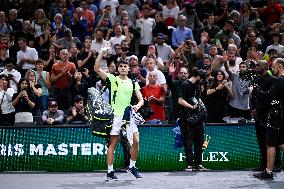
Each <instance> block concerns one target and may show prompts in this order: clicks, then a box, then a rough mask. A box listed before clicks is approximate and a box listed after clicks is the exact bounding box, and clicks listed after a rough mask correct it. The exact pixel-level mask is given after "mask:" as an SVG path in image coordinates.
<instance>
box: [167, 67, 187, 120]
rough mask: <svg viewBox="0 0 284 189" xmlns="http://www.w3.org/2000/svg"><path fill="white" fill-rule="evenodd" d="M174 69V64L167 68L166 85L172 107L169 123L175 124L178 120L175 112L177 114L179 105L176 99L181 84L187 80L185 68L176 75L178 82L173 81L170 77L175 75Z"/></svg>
mask: <svg viewBox="0 0 284 189" xmlns="http://www.w3.org/2000/svg"><path fill="white" fill-rule="evenodd" d="M175 70H176V68H175V67H174V64H170V66H169V75H168V77H167V84H168V86H169V89H170V90H171V93H172V105H173V110H172V113H173V114H171V115H172V116H171V117H170V120H169V121H170V122H175V121H176V120H177V118H178V114H177V112H179V110H180V109H179V104H178V97H179V94H180V90H181V85H182V83H183V82H184V81H185V80H186V79H188V69H187V68H186V67H181V68H180V70H179V73H178V80H173V79H172V75H173V74H174V73H175Z"/></svg>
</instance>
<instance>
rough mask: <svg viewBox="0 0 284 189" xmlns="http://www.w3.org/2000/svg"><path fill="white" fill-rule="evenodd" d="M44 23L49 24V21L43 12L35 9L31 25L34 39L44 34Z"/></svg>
mask: <svg viewBox="0 0 284 189" xmlns="http://www.w3.org/2000/svg"><path fill="white" fill-rule="evenodd" d="M46 23H50V21H49V20H48V19H47V18H46V15H45V12H44V10H43V9H37V10H36V11H35V20H34V21H33V22H32V24H31V26H32V28H33V30H34V35H35V37H36V38H37V37H39V36H40V35H41V34H43V33H44V26H45V25H46Z"/></svg>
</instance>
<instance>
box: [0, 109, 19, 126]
mask: <svg viewBox="0 0 284 189" xmlns="http://www.w3.org/2000/svg"><path fill="white" fill-rule="evenodd" d="M14 122H15V112H12V113H9V114H0V125H1V126H12V125H14Z"/></svg>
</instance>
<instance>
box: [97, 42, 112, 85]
mask: <svg viewBox="0 0 284 189" xmlns="http://www.w3.org/2000/svg"><path fill="white" fill-rule="evenodd" d="M107 48H110V47H109V46H108V45H106V46H105V47H103V48H102V49H101V51H100V53H99V55H98V57H97V60H96V63H95V65H94V71H95V72H96V73H97V74H98V75H99V76H100V77H101V78H102V80H104V81H105V80H106V78H107V73H106V72H105V71H104V70H103V69H102V68H101V62H102V57H103V55H104V54H105V53H106V52H107V50H106V49H107Z"/></svg>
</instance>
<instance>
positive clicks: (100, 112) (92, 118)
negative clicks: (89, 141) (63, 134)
mask: <svg viewBox="0 0 284 189" xmlns="http://www.w3.org/2000/svg"><path fill="white" fill-rule="evenodd" d="M87 114H88V117H89V120H88V125H89V126H90V127H91V128H92V134H93V135H94V136H99V137H103V138H105V139H108V138H109V137H110V131H111V128H112V122H113V116H114V115H113V111H112V108H111V105H110V104H109V103H108V102H106V101H104V100H103V98H102V96H101V94H100V92H99V91H98V90H97V89H95V88H94V87H91V88H89V89H88V99H87Z"/></svg>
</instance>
